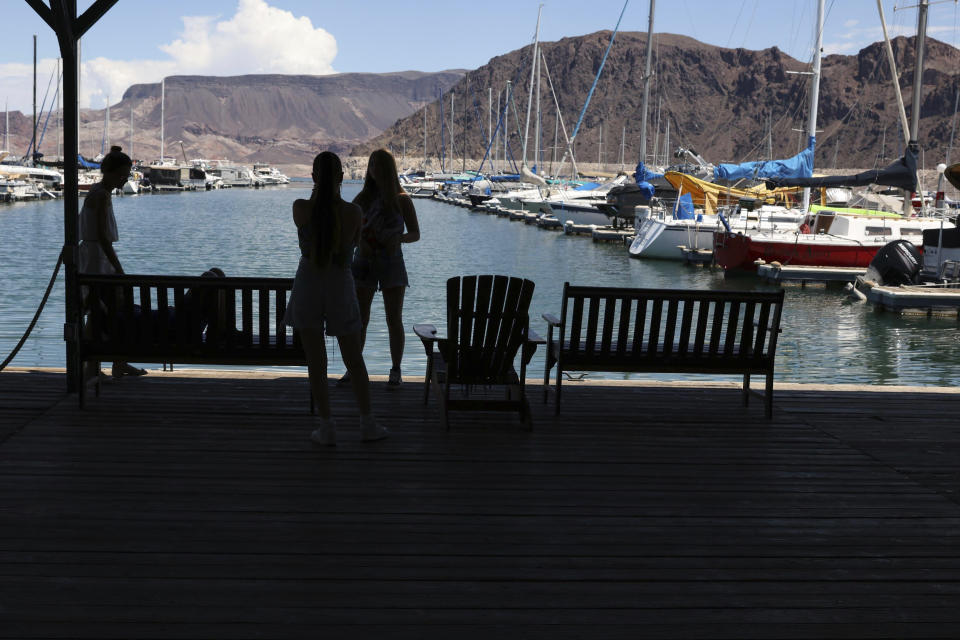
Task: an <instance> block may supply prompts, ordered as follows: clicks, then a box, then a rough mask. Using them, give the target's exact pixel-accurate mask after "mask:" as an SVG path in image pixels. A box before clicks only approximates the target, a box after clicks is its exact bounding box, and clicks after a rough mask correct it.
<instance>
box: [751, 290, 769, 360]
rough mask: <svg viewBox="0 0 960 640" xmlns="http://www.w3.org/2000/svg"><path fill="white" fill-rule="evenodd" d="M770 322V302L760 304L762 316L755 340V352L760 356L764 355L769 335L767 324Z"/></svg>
mask: <svg viewBox="0 0 960 640" xmlns="http://www.w3.org/2000/svg"><path fill="white" fill-rule="evenodd" d="M769 322H770V303H764V304H761V305H760V318H759V319H758V320H757V332H756V336H755V337H754V342H753V352H754V353H756V354H757V355H758V356H762V355H764V351H765V347H766V345H765V344H764V343H765V342H766V337H767V325H768V323H769Z"/></svg>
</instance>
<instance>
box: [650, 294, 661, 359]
mask: <svg viewBox="0 0 960 640" xmlns="http://www.w3.org/2000/svg"><path fill="white" fill-rule="evenodd" d="M662 316H663V299H662V298H654V299H653V306H652V308H651V311H650V335H649V337H648V338H647V354H648V355H656V354H657V352H658V351H659V348H658V347H659V345H660V324H661V322H662V321H663V317H662Z"/></svg>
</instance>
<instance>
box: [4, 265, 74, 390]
mask: <svg viewBox="0 0 960 640" xmlns="http://www.w3.org/2000/svg"><path fill="white" fill-rule="evenodd" d="M61 265H63V249H61V250H60V255H58V256H57V266H56V267H54V268H53V275H52V276H51V277H50V283H49V284H48V285H47V290H46V292H45V293H44V294H43V299H42V300H41V301H40V306H39V307H37V312H36V313H35V314H33V320H31V321H30V324H29V325H28V326H27V330H26V332H25V333H24V334H23V337H22V338H20V342H18V343H17V346H15V347H14V348H13V351H11V352H10V355H8V356H7V357H6V358H5V359H4V361H3V362H0V371H3V370H4V369H5V368H6V367H7V365H8V364H10V362H11V361H12V360H13V359H14V358H15V357H16V356H17V354H18V353H19V352H20V348H21V347H22V346H23V345H24V343H25V342H26V341H27V338H29V337H30V332H31V331H33V328H34V327H35V326H37V320H39V319H40V312H42V311H43V307H44V306H46V304H47V299H48V298H49V297H50V292H51V291H53V284H54V283H55V282H56V281H57V274H59V273H60V266H61Z"/></svg>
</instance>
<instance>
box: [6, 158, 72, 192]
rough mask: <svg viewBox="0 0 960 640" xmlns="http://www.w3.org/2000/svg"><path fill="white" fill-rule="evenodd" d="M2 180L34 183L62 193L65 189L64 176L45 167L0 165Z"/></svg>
mask: <svg viewBox="0 0 960 640" xmlns="http://www.w3.org/2000/svg"><path fill="white" fill-rule="evenodd" d="M0 179H6V180H23V181H25V182H32V183H34V184H37V185H38V186H40V187H42V188H44V189H47V190H54V191H60V190H61V189H63V174H62V173H60V172H59V171H55V170H53V169H44V168H43V167H27V166H24V165H16V164H0Z"/></svg>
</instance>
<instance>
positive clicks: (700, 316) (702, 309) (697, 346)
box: [693, 300, 710, 356]
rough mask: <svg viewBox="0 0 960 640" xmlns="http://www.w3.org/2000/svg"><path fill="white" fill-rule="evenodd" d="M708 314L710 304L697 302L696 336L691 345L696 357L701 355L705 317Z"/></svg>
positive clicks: (705, 329)
mask: <svg viewBox="0 0 960 640" xmlns="http://www.w3.org/2000/svg"><path fill="white" fill-rule="evenodd" d="M709 313H710V302H709V301H707V300H699V301H698V302H697V334H696V337H695V338H694V343H693V353H694V354H695V355H697V356H700V355H703V345H704V342H705V341H706V339H707V317H708V315H709Z"/></svg>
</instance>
